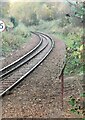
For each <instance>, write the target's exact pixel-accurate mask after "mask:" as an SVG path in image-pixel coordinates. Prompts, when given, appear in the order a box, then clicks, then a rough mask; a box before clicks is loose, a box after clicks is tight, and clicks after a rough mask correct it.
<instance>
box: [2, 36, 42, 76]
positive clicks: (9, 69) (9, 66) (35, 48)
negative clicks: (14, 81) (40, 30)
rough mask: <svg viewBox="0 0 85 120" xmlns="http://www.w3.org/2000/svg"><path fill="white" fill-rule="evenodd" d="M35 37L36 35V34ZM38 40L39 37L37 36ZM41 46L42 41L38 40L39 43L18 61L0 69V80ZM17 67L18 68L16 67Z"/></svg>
mask: <svg viewBox="0 0 85 120" xmlns="http://www.w3.org/2000/svg"><path fill="white" fill-rule="evenodd" d="M36 35H37V34H36ZM39 38H40V36H39ZM41 44H42V39H41V38H40V41H39V42H38V44H37V45H36V46H35V47H34V48H33V49H32V50H30V51H29V52H28V53H26V54H25V55H23V56H22V57H20V58H19V59H17V60H15V61H14V62H12V63H11V64H9V65H7V66H5V67H4V68H2V69H0V78H2V77H4V76H5V75H7V74H8V73H10V72H12V71H13V70H14V67H15V69H16V65H17V64H19V63H20V62H21V61H23V60H24V59H26V58H27V57H28V56H29V55H30V54H32V53H33V52H34V51H35V50H37V48H38V47H39V46H40V45H41ZM18 67H19V66H18Z"/></svg>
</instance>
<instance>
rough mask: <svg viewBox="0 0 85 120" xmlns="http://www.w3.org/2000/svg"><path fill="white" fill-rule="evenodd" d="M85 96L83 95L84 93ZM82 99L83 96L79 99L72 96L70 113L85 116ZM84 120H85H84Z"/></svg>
mask: <svg viewBox="0 0 85 120" xmlns="http://www.w3.org/2000/svg"><path fill="white" fill-rule="evenodd" d="M82 94H83V93H82ZM82 97H83V96H81V95H80V97H79V98H74V97H73V96H71V97H70V98H69V101H68V102H69V104H70V106H71V109H70V112H72V113H76V114H79V115H83V114H84V109H85V108H84V106H83V105H84V104H83V102H84V101H83V100H82ZM82 120H84V119H82Z"/></svg>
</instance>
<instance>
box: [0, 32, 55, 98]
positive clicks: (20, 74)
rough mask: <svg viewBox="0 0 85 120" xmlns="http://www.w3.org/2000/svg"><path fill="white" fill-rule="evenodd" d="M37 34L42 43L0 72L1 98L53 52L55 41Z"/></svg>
mask: <svg viewBox="0 0 85 120" xmlns="http://www.w3.org/2000/svg"><path fill="white" fill-rule="evenodd" d="M32 33H33V34H36V35H37V36H38V37H39V39H40V42H39V43H38V45H37V46H36V47H35V48H34V49H32V50H31V51H30V52H29V53H27V54H25V55H24V56H22V57H21V58H19V59H18V60H16V61H14V62H13V63H11V64H9V65H8V66H6V67H4V68H2V69H1V70H0V97H1V96H3V95H5V93H7V92H8V91H10V90H11V89H13V88H14V87H15V86H16V85H17V84H18V83H19V82H20V81H22V80H23V79H24V78H25V77H26V76H27V75H28V74H30V73H31V72H32V71H33V70H34V69H35V68H36V67H37V66H38V65H39V64H40V63H41V62H42V61H43V60H44V59H45V58H46V57H47V56H48V55H49V53H50V52H51V51H52V49H53V46H54V41H53V40H52V39H51V38H50V37H49V36H48V35H46V34H43V33H40V32H36V33H34V32H32Z"/></svg>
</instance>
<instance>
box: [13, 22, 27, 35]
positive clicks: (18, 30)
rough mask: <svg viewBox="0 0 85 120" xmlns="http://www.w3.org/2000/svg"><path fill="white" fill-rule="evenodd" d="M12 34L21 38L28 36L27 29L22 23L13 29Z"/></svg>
mask: <svg viewBox="0 0 85 120" xmlns="http://www.w3.org/2000/svg"><path fill="white" fill-rule="evenodd" d="M13 33H14V34H15V35H20V36H22V37H27V36H29V33H28V29H27V27H26V26H25V25H24V24H22V23H20V24H19V25H18V26H17V27H16V28H15V29H14V31H13Z"/></svg>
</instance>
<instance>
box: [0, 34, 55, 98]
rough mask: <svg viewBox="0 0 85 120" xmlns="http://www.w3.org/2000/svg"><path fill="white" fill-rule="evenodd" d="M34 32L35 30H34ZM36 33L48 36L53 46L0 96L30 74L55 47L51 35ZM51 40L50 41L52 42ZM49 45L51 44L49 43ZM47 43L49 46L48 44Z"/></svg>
mask: <svg viewBox="0 0 85 120" xmlns="http://www.w3.org/2000/svg"><path fill="white" fill-rule="evenodd" d="M32 33H34V32H32ZM34 34H38V35H39V36H42V37H44V38H46V39H47V40H48V41H49V40H50V42H51V46H50V48H49V50H48V51H46V54H45V55H44V56H43V57H42V59H40V60H39V61H38V62H37V63H36V64H35V65H34V66H33V67H32V68H31V69H30V70H29V71H28V72H26V73H25V74H24V75H23V76H21V77H20V78H19V79H18V80H17V81H16V82H14V83H13V84H12V85H11V86H9V87H8V88H7V89H5V90H4V91H2V93H1V94H0V97H1V96H3V95H4V94H5V93H6V92H7V91H10V90H11V89H12V88H14V87H15V86H16V85H17V84H18V83H19V82H20V81H22V80H23V79H24V78H25V77H26V76H27V75H29V74H30V73H31V72H32V71H33V70H34V69H35V68H36V67H38V66H39V65H40V63H41V62H42V61H43V60H44V59H45V58H46V57H47V56H48V55H49V53H50V52H51V51H52V49H53V47H54V41H53V40H52V38H50V36H48V35H46V34H43V33H39V32H36V33H34ZM50 42H49V43H50ZM48 45H49V44H48ZM48 45H47V46H48Z"/></svg>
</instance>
